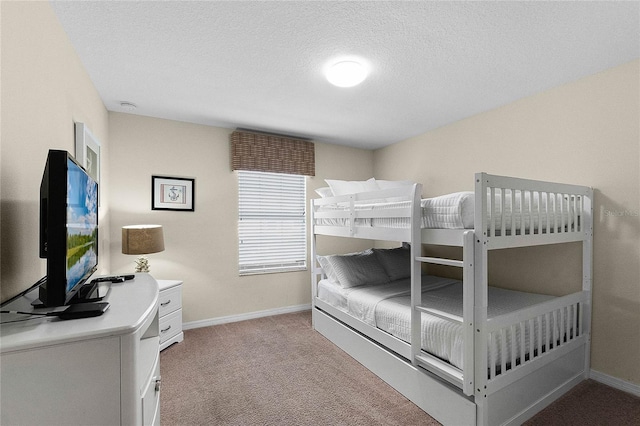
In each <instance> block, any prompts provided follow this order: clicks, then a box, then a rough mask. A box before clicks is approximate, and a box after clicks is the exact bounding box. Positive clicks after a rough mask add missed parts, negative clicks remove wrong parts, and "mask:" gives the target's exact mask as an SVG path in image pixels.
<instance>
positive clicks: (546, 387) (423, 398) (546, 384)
mask: <svg viewBox="0 0 640 426" xmlns="http://www.w3.org/2000/svg"><path fill="white" fill-rule="evenodd" d="M329 309H330V308H329ZM338 312H340V311H334V313H338ZM345 315H346V314H345ZM312 318H313V326H314V328H315V329H316V330H317V331H318V332H320V333H321V334H322V335H324V336H325V337H326V338H327V339H329V340H330V341H331V342H333V343H334V344H335V345H337V346H338V347H340V348H341V349H342V350H344V351H345V352H347V353H348V354H349V355H351V356H352V357H353V358H354V359H356V360H357V361H358V362H360V363H361V364H362V365H364V366H365V367H366V368H367V369H369V370H371V371H372V372H373V373H374V374H376V375H377V376H378V377H380V378H381V379H382V380H384V381H385V382H386V383H388V384H389V385H391V386H392V387H393V388H395V389H396V390H397V391H398V392H400V393H401V394H402V395H404V396H405V397H406V398H407V399H409V400H410V401H412V402H413V403H414V404H416V405H417V406H418V407H420V408H421V409H422V410H424V411H425V412H427V413H428V414H429V415H430V416H432V417H433V418H434V419H436V420H437V421H439V422H440V423H442V424H444V425H500V424H512V425H517V424H521V423H522V422H524V421H525V420H527V419H528V418H530V417H532V416H533V415H535V414H536V413H538V412H539V411H540V410H542V409H543V408H544V407H546V406H547V405H549V404H550V403H551V402H553V401H554V400H556V399H557V398H559V397H560V396H561V395H562V394H564V393H565V392H567V391H568V390H569V389H571V388H572V387H573V386H575V385H576V384H578V383H579V382H580V381H582V380H584V379H585V378H586V374H587V372H586V371H585V369H584V366H585V349H584V344H571V345H561V346H559V347H558V350H556V351H555V352H547V354H548V356H546V357H543V358H538V359H539V360H543V359H544V362H543V363H539V365H535V368H534V369H533V370H532V371H524V370H523V369H518V368H516V369H512V370H511V371H510V372H509V373H507V374H504V375H502V374H501V375H499V377H506V376H509V375H515V377H514V378H510V380H509V383H508V384H505V385H501V386H495V387H493V389H487V391H486V392H485V393H484V396H483V397H480V398H478V397H474V396H466V395H464V393H463V392H462V390H461V389H460V388H458V387H456V386H454V385H452V384H450V383H448V382H447V381H444V380H442V379H441V378H439V377H438V376H436V375H435V374H433V373H431V372H429V371H427V370H425V369H423V368H421V367H418V366H415V365H413V364H412V363H411V362H409V361H408V359H407V358H405V357H403V356H401V355H399V354H398V353H397V352H394V351H392V350H390V349H389V348H388V347H386V346H385V345H382V344H380V343H378V342H377V341H376V340H373V339H372V338H369V337H368V336H367V335H366V334H365V333H363V332H361V331H358V330H356V329H354V328H353V327H351V326H349V325H347V324H346V322H344V321H341V320H340V319H338V318H336V317H335V316H334V315H332V314H330V313H329V312H327V310H325V309H322V308H321V307H320V306H317V305H316V306H314V308H313V311H312ZM559 348H563V349H562V350H559ZM552 354H553V355H552ZM528 365H531V364H528ZM523 368H524V367H523ZM529 369H530V368H527V369H526V370H529ZM532 373H533V374H532ZM505 383H507V382H505Z"/></svg>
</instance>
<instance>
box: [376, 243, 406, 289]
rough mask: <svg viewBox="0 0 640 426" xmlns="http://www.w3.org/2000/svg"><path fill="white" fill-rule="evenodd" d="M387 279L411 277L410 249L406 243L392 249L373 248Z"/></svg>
mask: <svg viewBox="0 0 640 426" xmlns="http://www.w3.org/2000/svg"><path fill="white" fill-rule="evenodd" d="M373 252H374V253H375V255H376V257H377V258H378V262H380V264H381V265H382V267H383V268H384V270H385V272H386V273H387V275H388V276H389V280H391V281H395V280H401V279H403V278H409V277H411V250H410V249H409V248H408V245H406V246H404V245H403V247H397V248H393V249H373Z"/></svg>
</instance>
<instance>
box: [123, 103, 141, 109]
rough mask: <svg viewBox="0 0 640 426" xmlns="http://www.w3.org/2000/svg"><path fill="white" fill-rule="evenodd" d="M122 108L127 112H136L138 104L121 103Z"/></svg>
mask: <svg viewBox="0 0 640 426" xmlns="http://www.w3.org/2000/svg"><path fill="white" fill-rule="evenodd" d="M120 108H122V109H123V110H125V111H134V110H135V109H136V108H138V107H137V106H136V104H134V103H131V102H120Z"/></svg>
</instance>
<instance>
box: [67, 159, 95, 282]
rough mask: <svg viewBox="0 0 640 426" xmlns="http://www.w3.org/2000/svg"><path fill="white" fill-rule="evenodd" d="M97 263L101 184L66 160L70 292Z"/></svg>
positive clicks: (69, 160)
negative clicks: (99, 188) (99, 189)
mask: <svg viewBox="0 0 640 426" xmlns="http://www.w3.org/2000/svg"><path fill="white" fill-rule="evenodd" d="M97 264H98V185H97V184H96V182H94V181H93V180H92V179H91V178H90V177H89V175H88V174H87V173H85V172H84V170H82V169H81V168H80V167H79V166H78V165H77V164H76V163H75V162H73V161H72V160H71V159H67V292H69V291H71V290H73V289H74V287H76V286H77V285H78V284H80V283H81V281H82V280H83V279H86V278H87V273H88V272H89V271H91V272H93V269H94V268H95V267H96V265H97Z"/></svg>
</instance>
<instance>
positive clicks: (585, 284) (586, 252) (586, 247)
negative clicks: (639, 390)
mask: <svg viewBox="0 0 640 426" xmlns="http://www.w3.org/2000/svg"><path fill="white" fill-rule="evenodd" d="M581 227H582V228H581V229H580V230H581V231H583V232H584V241H583V242H582V291H584V292H585V293H586V303H585V304H584V305H585V306H584V308H583V309H582V314H583V318H582V330H581V334H585V335H586V336H587V342H586V344H585V346H584V378H585V379H588V378H589V373H590V370H591V298H592V287H593V189H592V188H588V190H587V194H586V195H583V200H582V224H581Z"/></svg>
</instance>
